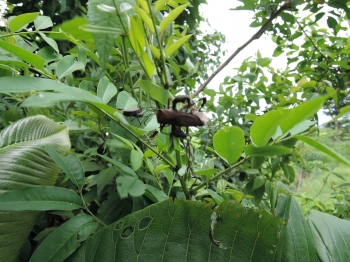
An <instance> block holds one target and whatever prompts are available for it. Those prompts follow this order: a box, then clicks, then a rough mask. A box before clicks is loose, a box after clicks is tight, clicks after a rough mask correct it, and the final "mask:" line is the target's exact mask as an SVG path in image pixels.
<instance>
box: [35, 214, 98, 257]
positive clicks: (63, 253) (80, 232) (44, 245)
mask: <svg viewBox="0 0 350 262" xmlns="http://www.w3.org/2000/svg"><path fill="white" fill-rule="evenodd" d="M98 225H99V224H98V222H97V221H96V220H95V219H94V218H93V217H91V216H88V215H78V216H76V217H73V218H71V219H69V220H68V221H67V222H65V223H64V224H63V225H61V226H60V227H59V228H57V229H56V230H55V231H53V232H52V233H51V234H50V235H48V236H47V237H46V238H45V239H44V240H43V241H42V242H41V243H40V245H39V247H38V248H37V249H36V250H35V252H34V253H33V255H32V256H31V258H30V260H29V261H30V262H48V261H52V262H53V261H64V260H65V259H66V258H67V257H68V256H69V255H70V254H72V253H73V252H74V251H75V250H76V249H77V248H78V247H79V246H80V243H81V242H83V241H84V240H86V239H87V238H88V237H89V236H90V235H91V234H92V233H93V232H94V231H96V230H97V228H98Z"/></svg>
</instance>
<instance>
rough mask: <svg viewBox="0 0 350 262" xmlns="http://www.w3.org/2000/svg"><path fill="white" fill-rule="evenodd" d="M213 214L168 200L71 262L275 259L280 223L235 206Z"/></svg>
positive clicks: (93, 242) (117, 226)
mask: <svg viewBox="0 0 350 262" xmlns="http://www.w3.org/2000/svg"><path fill="white" fill-rule="evenodd" d="M215 212H216V213H217V214H216V217H217V219H213V220H212V219H211V215H212V214H213V211H212V210H211V209H210V207H209V206H208V205H205V204H203V203H198V202H191V201H185V200H175V202H174V203H173V201H172V199H168V200H166V201H163V202H159V203H157V204H154V205H152V206H149V207H147V208H145V209H143V210H141V211H138V212H135V213H133V214H130V215H128V216H126V217H124V218H122V219H121V220H119V221H118V222H116V223H114V224H112V225H110V226H108V227H106V228H104V229H102V230H100V231H99V232H97V233H96V234H94V235H93V236H92V237H90V238H89V239H87V241H86V242H85V243H84V244H83V245H81V246H80V247H79V249H78V250H77V251H76V252H75V253H74V254H73V255H72V256H71V257H70V258H69V259H68V261H99V260H101V258H103V261H104V262H109V261H196V262H201V261H225V262H228V261H240V262H245V261H259V262H264V261H268V262H270V261H273V259H274V256H275V252H276V248H277V244H278V234H277V233H278V228H279V226H280V224H281V221H280V220H279V219H277V218H276V217H274V216H272V215H271V214H269V213H267V212H265V211H259V212H257V211H255V210H253V209H248V208H243V207H242V206H241V205H240V204H238V203H235V202H224V203H223V204H222V205H221V206H220V207H219V208H218V209H217V210H216V211H215Z"/></svg>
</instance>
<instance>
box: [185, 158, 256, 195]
mask: <svg viewBox="0 0 350 262" xmlns="http://www.w3.org/2000/svg"><path fill="white" fill-rule="evenodd" d="M249 158H250V157H249V156H248V157H245V158H243V159H242V160H241V161H239V162H237V163H236V164H234V165H231V166H229V167H228V168H226V169H225V170H222V171H221V172H219V173H217V174H216V175H215V176H213V177H211V178H210V179H209V181H205V182H203V183H202V184H200V185H199V186H197V187H195V188H194V189H193V190H192V191H191V194H193V195H194V194H196V193H197V191H198V190H199V189H201V188H202V187H204V186H206V185H207V184H208V183H209V182H211V181H214V180H216V179H217V178H219V177H221V176H222V175H224V174H225V173H227V172H228V171H230V170H232V169H234V168H235V167H237V166H239V165H241V164H243V163H244V162H245V161H246V160H247V159H249Z"/></svg>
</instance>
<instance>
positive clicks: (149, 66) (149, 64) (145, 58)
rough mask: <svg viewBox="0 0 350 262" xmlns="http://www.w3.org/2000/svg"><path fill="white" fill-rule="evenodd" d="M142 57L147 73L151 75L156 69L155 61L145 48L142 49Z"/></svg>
mask: <svg viewBox="0 0 350 262" xmlns="http://www.w3.org/2000/svg"><path fill="white" fill-rule="evenodd" d="M141 58H142V61H143V63H144V65H145V70H146V73H147V75H148V76H149V77H151V76H152V75H153V73H154V70H155V69H156V68H155V66H154V63H153V62H152V60H151V59H150V58H149V56H148V54H147V53H146V52H145V51H143V50H141Z"/></svg>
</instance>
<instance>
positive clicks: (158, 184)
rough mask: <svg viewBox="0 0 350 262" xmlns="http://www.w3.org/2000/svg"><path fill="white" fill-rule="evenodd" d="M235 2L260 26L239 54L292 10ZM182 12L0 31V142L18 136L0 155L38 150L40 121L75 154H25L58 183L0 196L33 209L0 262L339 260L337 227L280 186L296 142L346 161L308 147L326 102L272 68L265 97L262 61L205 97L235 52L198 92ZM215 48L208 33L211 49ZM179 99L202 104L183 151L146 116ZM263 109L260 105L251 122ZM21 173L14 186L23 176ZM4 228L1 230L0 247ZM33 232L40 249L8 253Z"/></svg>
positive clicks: (171, 7) (178, 4) (115, 14)
mask: <svg viewBox="0 0 350 262" xmlns="http://www.w3.org/2000/svg"><path fill="white" fill-rule="evenodd" d="M243 3H244V7H243V8H248V9H250V10H257V14H256V16H257V17H258V18H259V17H260V18H261V21H262V22H261V26H262V27H261V29H260V30H259V31H258V33H257V34H255V35H254V36H253V37H252V39H251V40H249V41H248V42H247V43H246V44H245V45H244V46H246V45H248V44H249V43H250V42H251V41H253V40H257V39H258V38H259V37H260V36H261V35H262V34H263V33H264V32H265V31H266V30H267V29H268V28H269V26H270V25H273V21H274V19H275V18H277V17H278V16H279V15H281V16H282V17H287V18H288V17H289V18H290V14H289V13H288V12H289V11H288V10H294V9H293V8H296V5H297V3H295V1H293V2H282V1H277V2H276V3H274V5H263V4H262V3H260V2H259V3H255V4H253V3H252V2H251V1H243ZM196 4H198V1H197V2H196ZM189 6H190V3H189V2H187V1H164V0H158V1H154V2H151V1H146V0H138V1H133V0H128V1H117V0H116V1H107V0H105V1H102V2H101V1H97V0H91V1H89V9H88V14H87V15H88V17H89V19H85V18H74V19H72V20H68V21H66V22H64V23H62V24H60V25H58V26H56V27H54V28H53V29H52V30H48V31H46V30H47V28H50V27H52V26H53V23H52V21H51V20H50V18H49V17H47V16H41V15H39V12H37V13H26V14H21V15H18V16H16V17H14V18H13V19H12V20H10V21H9V30H10V31H9V33H4V34H2V35H1V36H0V37H1V40H0V44H1V49H0V52H1V55H2V56H1V59H0V63H1V64H0V65H1V69H2V70H4V72H6V73H7V75H8V76H6V77H1V78H0V86H1V87H0V92H1V93H2V94H3V95H2V97H1V98H2V100H1V105H2V107H3V109H4V111H2V112H1V116H2V125H3V127H4V129H3V131H2V133H1V141H6V134H13V130H14V127H17V128H18V130H21V132H18V133H21V134H23V136H18V137H17V140H14V141H11V142H12V143H13V144H14V145H13V147H10V146H6V145H7V144H6V143H4V142H3V144H2V145H3V147H1V150H2V152H4V154H5V153H6V152H7V151H9V152H11V154H13V155H17V154H22V152H24V153H26V152H27V151H26V150H28V147H27V146H25V143H26V142H27V141H31V140H36V139H37V138H41V137H40V136H39V137H38V134H41V133H40V132H39V131H40V130H45V131H46V130H52V129H50V128H49V127H47V129H46V128H44V127H43V126H44V123H46V122H47V121H51V120H48V118H51V119H53V120H55V121H57V122H63V124H64V125H65V126H67V127H68V128H69V130H70V133H69V135H70V141H71V143H72V150H71V152H69V153H68V152H67V151H68V148H65V150H58V152H57V151H56V149H57V148H56V147H51V146H50V145H53V146H54V145H56V146H58V149H59V146H62V145H64V143H63V142H57V143H54V142H55V141H48V142H49V143H48V145H46V144H38V145H37V148H36V147H33V148H29V149H30V150H36V151H35V152H33V153H32V152H31V151H30V153H27V154H28V155H29V157H31V158H34V159H39V160H41V161H42V159H46V160H47V161H50V163H52V165H53V166H54V168H55V170H58V169H57V166H58V167H60V169H61V170H62V176H60V177H57V172H48V171H47V173H48V175H47V176H48V178H49V179H50V183H48V184H43V183H31V184H32V185H36V186H29V185H27V184H24V185H25V187H23V188H19V189H16V188H6V189H5V192H2V193H1V195H0V202H1V205H0V210H2V211H3V212H5V213H9V212H18V213H16V214H22V212H24V211H25V212H33V211H27V210H36V211H38V210H40V211H44V212H43V213H41V216H40V217H39V218H38V219H37V220H36V221H34V219H32V221H29V222H28V223H26V225H25V226H26V229H27V232H23V233H22V234H19V236H18V239H21V242H19V240H18V244H17V246H12V245H11V244H10V243H9V241H10V240H11V239H10V238H9V237H8V236H7V237H5V242H1V245H2V246H0V248H1V249H2V250H4V252H2V253H1V254H6V255H3V256H5V257H1V259H2V260H6V261H9V260H14V259H15V257H16V256H17V254H18V252H20V254H21V255H22V256H25V254H27V257H26V258H24V260H26V259H30V261H63V260H68V261H86V260H100V259H104V260H105V261H114V260H120V259H124V260H142V261H143V260H145V261H146V260H147V261H149V260H150V259H151V260H152V258H154V259H155V260H161V259H163V260H169V261H173V260H174V261H175V260H176V261H179V260H181V261H182V260H185V261H187V260H195V259H196V261H197V260H198V261H202V260H203V261H204V260H206V261H208V260H211V261H218V260H219V259H222V260H223V261H230V260H231V261H237V260H239V261H273V260H276V261H296V259H297V258H298V257H301V256H302V257H305V258H306V260H307V261H315V260H316V259H317V258H319V259H321V260H327V258H329V256H330V257H331V258H333V257H334V258H336V257H340V258H343V259H345V258H346V257H347V256H348V254H347V249H346V243H347V241H348V239H349V237H350V236H349V235H341V233H339V232H346V231H348V229H349V227H350V226H349V223H348V222H347V221H343V220H340V219H338V218H335V217H330V216H329V215H328V214H324V213H319V212H317V211H311V212H310V216H309V218H308V220H307V219H306V218H305V217H304V215H303V214H302V212H301V209H300V207H299V205H298V204H297V202H296V200H295V199H294V197H293V196H292V193H291V192H290V190H289V189H288V186H287V185H288V184H290V183H293V181H294V179H295V171H294V169H293V167H292V165H291V164H292V162H293V161H294V160H295V159H297V157H296V152H297V148H296V147H295V145H296V142H297V141H298V140H300V141H303V142H305V143H307V144H308V145H310V146H312V147H314V148H316V149H317V150H319V151H320V152H323V153H325V154H327V155H328V156H330V157H332V158H334V159H335V160H336V161H340V162H342V163H343V164H345V165H348V166H349V165H350V162H349V161H348V160H347V159H346V158H345V157H343V156H342V155H340V154H338V153H336V152H335V151H334V150H332V149H331V148H329V147H327V146H325V145H323V144H322V143H320V142H318V141H317V140H315V139H313V138H312V137H310V136H308V135H309V134H311V133H312V132H314V131H315V128H314V125H315V121H314V120H315V114H316V113H317V112H318V111H319V110H320V109H321V108H322V107H323V105H324V104H326V103H328V101H329V100H330V99H331V97H334V96H333V95H332V92H331V91H329V89H328V91H329V94H328V93H326V92H324V94H323V95H317V94H315V93H313V91H312V90H310V89H308V88H299V89H298V90H297V91H296V92H298V94H300V95H297V94H296V93H293V92H292V91H291V85H293V80H291V79H290V76H288V75H286V76H285V79H282V78H283V77H282V76H281V74H280V73H279V72H278V73H276V74H273V77H272V84H271V85H269V86H267V84H266V83H267V77H266V76H264V72H265V71H266V70H268V71H269V72H273V69H272V68H270V67H269V63H270V61H271V59H269V58H265V57H262V56H261V54H260V53H259V52H258V53H257V57H256V58H254V59H247V60H245V61H244V62H243V63H242V65H241V67H240V68H239V73H238V75H236V76H232V77H231V78H227V79H226V81H225V83H224V84H223V86H222V87H221V88H220V90H219V91H216V90H210V89H208V88H207V85H208V83H209V82H210V80H211V79H212V78H213V77H214V76H215V74H216V73H217V72H218V71H220V70H221V69H222V68H223V67H224V66H225V65H227V63H228V62H229V61H230V60H231V59H233V58H234V57H235V56H236V55H237V53H238V52H239V51H240V50H241V49H239V50H237V52H235V53H234V54H232V56H231V57H230V59H229V60H228V61H227V62H225V63H224V64H223V65H221V66H220V67H219V68H218V69H217V71H216V72H214V74H213V75H212V76H210V77H209V78H208V79H206V81H205V82H204V83H203V84H202V85H201V86H200V87H199V88H198V89H197V90H195V86H196V84H195V83H196V81H200V79H201V78H200V76H201V72H202V71H204V66H203V65H202V66H200V65H199V62H195V59H194V56H195V55H193V54H195V52H194V51H198V49H197V48H196V47H198V45H199V43H198V39H197V38H194V36H191V35H189V34H188V32H189V27H187V26H186V25H180V24H177V23H176V21H181V20H177V19H179V17H180V14H182V13H183V12H185V10H186V8H188V7H189ZM272 7H273V8H274V9H275V10H274V12H270V13H269V10H271V8H272ZM258 10H263V11H258ZM261 12H262V13H261ZM194 13H195V12H194ZM268 14H271V16H270V17H269V18H268V17H267V15H268ZM286 14H288V15H289V16H288V15H286ZM32 22H33V25H34V27H33V25H32V24H31V23H32ZM273 27H274V28H280V27H279V26H277V25H273ZM27 28H33V30H26V29H27ZM28 35H29V36H31V37H32V38H33V39H34V38H36V36H40V38H41V39H42V40H43V41H44V42H45V43H46V44H45V46H43V47H40V48H38V47H37V45H36V44H35V43H34V42H33V41H30V40H28V39H27V38H26V37H27V36H28ZM62 39H63V40H65V41H69V42H70V45H72V48H71V49H69V51H67V53H65V52H64V51H63V52H62V51H60V49H59V48H58V45H57V42H56V40H62ZM190 39H191V40H190ZM220 39H222V38H220V37H218V36H213V38H212V41H217V40H219V41H220ZM189 40H190V41H189ZM208 41H209V42H210V41H211V40H210V37H209V40H208ZM244 46H243V47H242V48H244ZM34 50H36V52H33V51H34ZM96 53H97V54H98V55H96ZM199 57H202V58H203V54H202V53H201V55H200V56H199ZM203 59H204V58H203ZM203 61H204V65H205V63H206V62H205V61H207V63H209V62H210V60H206V59H204V60H203ZM208 66H209V65H208ZM193 78H196V80H194V79H193ZM294 80H295V79H294ZM224 87H225V88H224ZM180 92H182V93H186V94H187V95H189V96H190V95H191V97H192V99H193V100H194V101H195V102H196V99H197V96H198V95H199V94H203V95H205V96H206V97H208V98H209V99H208V103H207V108H206V110H207V114H209V112H210V113H211V115H212V121H211V122H210V123H209V124H208V127H205V128H202V127H200V128H198V129H194V130H192V131H191V135H190V136H189V137H187V138H185V139H183V140H180V139H179V138H177V137H175V136H171V135H169V133H170V131H169V130H164V133H162V132H159V133H158V134H156V135H154V133H153V131H154V130H156V129H159V124H158V123H157V121H156V116H155V114H154V110H158V109H163V108H164V107H165V106H166V105H167V104H168V100H169V99H172V98H173V97H175V96H177V95H178V94H179V93H180ZM214 98H218V106H216V105H215V104H214ZM261 98H264V99H265V100H266V102H267V103H268V108H267V109H266V112H263V113H262V114H261V115H260V116H259V115H258V114H257V113H256V112H257V111H259V110H260V106H259V101H260V99H261ZM304 98H305V99H304ZM290 105H293V107H289V106H290ZM135 108H140V109H141V110H143V111H144V114H143V116H140V119H139V120H140V121H138V120H137V119H135V117H132V116H131V117H130V116H126V115H125V110H132V109H135ZM152 110H153V111H152ZM123 112H124V114H123ZM147 112H149V114H147ZM35 115H46V116H47V118H45V117H43V116H40V117H38V116H35ZM28 116H32V117H28ZM36 118H38V119H39V120H37V122H35V121H34V122H33V123H31V124H30V125H31V126H34V127H35V126H36V125H37V127H38V128H31V129H30V130H27V127H28V125H26V124H25V123H26V121H32V119H36ZM17 120H18V121H17ZM15 121H17V122H15ZM13 122H14V123H13ZM50 123H52V122H50ZM52 125H53V124H52ZM56 125H57V124H56ZM49 126H50V125H49ZM61 128H63V129H64V127H62V126H61ZM165 129H166V128H165ZM38 130H39V131H38ZM65 130H66V129H65ZM38 132H39V133H38ZM19 138H20V139H19ZM66 144H67V142H66ZM66 144H65V145H66ZM11 145H12V144H11ZM0 153H1V152H0ZM15 160H16V159H14V160H13V161H9V163H7V166H8V169H9V170H12V174H11V175H10V176H9V178H7V180H8V181H9V182H5V181H7V180H5V179H4V178H2V177H1V179H2V181H1V183H3V184H11V183H12V184H16V183H17V180H16V178H17V176H16V175H17V172H18V171H16V170H15V169H13V168H14V167H16V166H18V165H19V164H21V161H20V160H18V161H15ZM22 161H23V160H22ZM52 161H55V163H56V164H53V162H52ZM22 166H23V171H22V172H24V174H26V172H29V171H31V170H30V169H28V170H27V168H26V166H25V165H24V164H23V163H22ZM1 174H2V173H1ZM29 175H31V174H30V173H29ZM30 178H31V179H34V180H35V178H36V177H35V175H31V176H30ZM22 179H24V178H22ZM20 182H23V181H20ZM37 184H38V185H37ZM54 184H55V186H53V185H54ZM171 198H176V199H175V200H174V201H173V200H172V199H171ZM23 199H24V201H23ZM35 215H36V216H37V214H35ZM317 218H322V219H324V223H325V224H326V225H327V226H328V227H329V228H330V230H331V231H332V232H333V231H334V232H335V234H334V240H336V241H340V243H342V245H343V247H342V248H340V249H338V250H335V249H332V248H333V247H334V245H335V244H333V246H332V245H331V246H330V250H329V252H328V253H327V254H325V253H324V252H323V248H324V246H322V245H321V244H319V245H314V242H318V241H319V240H320V239H325V232H323V231H322V227H324V224H319V221H318V220H317ZM45 219H46V220H47V221H48V222H50V223H49V226H46V225H45V223H44V222H43V221H44V220H45ZM339 221H341V222H339ZM8 225H9V222H8V221H7V220H5V219H4V221H3V223H2V224H1V226H2V228H0V230H1V231H0V232H1V233H2V234H1V235H3V232H6V230H7V227H8ZM33 226H34V229H33V232H34V233H33V235H34V237H33V235H31V236H30V237H29V239H30V241H32V242H35V241H40V243H38V245H36V249H35V251H34V252H31V251H28V250H27V249H28V245H27V246H24V247H23V249H22V251H20V246H21V243H23V242H24V241H25V239H26V238H27V237H28V230H29V229H30V228H32V227H33ZM91 234H92V235H91ZM4 235H5V234H4ZM300 235H303V236H305V237H303V238H302V239H300V238H299V236H300ZM2 243H4V244H2ZM33 246H35V244H33ZM5 252H7V253H5Z"/></svg>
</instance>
